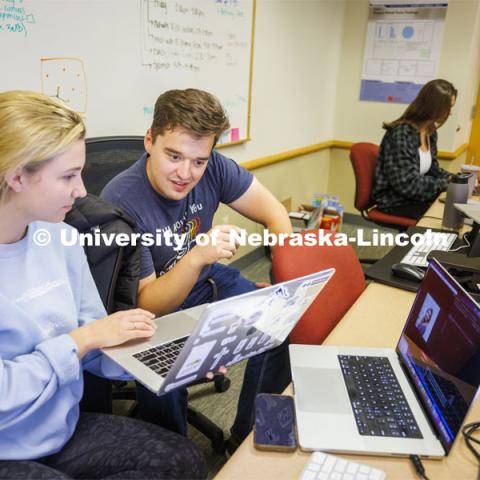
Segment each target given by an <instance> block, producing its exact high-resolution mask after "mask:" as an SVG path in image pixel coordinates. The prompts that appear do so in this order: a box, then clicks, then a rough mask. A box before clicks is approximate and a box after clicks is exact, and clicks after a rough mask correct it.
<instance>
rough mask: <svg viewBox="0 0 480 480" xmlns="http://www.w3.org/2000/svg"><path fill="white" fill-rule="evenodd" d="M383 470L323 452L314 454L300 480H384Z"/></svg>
mask: <svg viewBox="0 0 480 480" xmlns="http://www.w3.org/2000/svg"><path fill="white" fill-rule="evenodd" d="M385 478H387V476H386V474H385V472H384V471H383V470H378V468H371V467H369V466H367V465H362V464H361V463H356V462H350V461H349V460H345V459H344V458H341V457H337V456H335V455H330V454H328V453H323V452H313V453H312V455H311V456H310V460H309V461H308V463H307V465H306V466H305V468H304V469H303V472H302V474H301V475H300V477H299V480H384V479H385Z"/></svg>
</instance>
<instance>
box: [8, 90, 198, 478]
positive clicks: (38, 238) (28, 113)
mask: <svg viewBox="0 0 480 480" xmlns="http://www.w3.org/2000/svg"><path fill="white" fill-rule="evenodd" d="M84 137H85V125H84V123H83V121H82V118H81V117H80V115H78V114H77V113H76V112H74V111H72V110H70V109H69V108H67V107H66V106H64V105H63V104H62V103H60V102H59V101H57V100H54V99H51V98H49V97H47V96H44V95H41V94H37V93H33V92H22V91H15V92H5V93H0V478H27V477H28V478H64V479H67V478H124V479H127V478H155V479H157V478H186V477H188V478H201V477H202V476H203V475H204V462H203V458H202V456H201V454H200V453H199V452H198V451H197V449H196V448H195V447H194V446H193V445H192V444H191V443H190V442H189V441H188V440H186V439H185V438H183V437H180V436H179V435H176V434H174V433H172V432H168V431H166V430H163V429H161V428H160V427H158V426H155V425H151V424H147V423H144V422H140V421H137V420H133V419H129V418H122V417H115V416H110V415H101V414H92V413H90V414H87V413H80V412H79V402H80V400H81V398H82V393H83V376H82V370H83V369H84V368H85V369H87V370H89V371H90V372H92V373H94V374H97V375H102V376H106V377H109V378H126V374H125V372H123V371H122V370H121V369H120V368H119V367H118V366H117V365H115V364H114V363H113V362H110V361H109V360H108V359H107V358H106V357H104V356H103V355H102V354H101V353H100V351H99V350H98V349H99V348H102V347H108V346H113V345H118V344H121V343H123V342H125V341H127V340H131V339H134V338H146V337H150V336H151V335H152V334H153V332H154V330H155V324H154V322H153V315H152V314H151V313H149V312H147V311H145V310H141V309H134V310H129V311H123V312H117V313H115V314H113V315H109V316H107V315H106V312H105V310H104V308H103V305H102V302H101V300H100V297H99V295H98V292H97V290H96V287H95V284H94V282H93V279H92V276H91V274H90V270H89V268H88V264H87V261H86V258H85V255H84V252H83V250H82V248H81V247H80V246H78V245H77V246H70V247H67V246H64V245H62V243H61V230H62V229H70V228H71V227H69V226H67V225H66V224H64V223H61V222H62V221H63V219H64V218H65V214H66V213H67V212H68V210H69V209H70V208H71V207H72V205H73V203H74V201H75V199H76V198H78V197H82V196H85V194H86V192H85V188H84V185H83V182H82V179H81V171H82V168H83V166H84V163H85V142H84Z"/></svg>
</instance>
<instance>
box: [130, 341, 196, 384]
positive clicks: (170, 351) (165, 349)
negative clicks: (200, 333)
mask: <svg viewBox="0 0 480 480" xmlns="http://www.w3.org/2000/svg"><path fill="white" fill-rule="evenodd" d="M187 339H188V337H183V338H177V339H176V340H173V341H171V342H168V343H164V344H163V345H158V346H157V347H153V348H150V349H148V350H144V351H143V352H138V353H136V354H135V355H133V356H134V358H136V359H137V360H140V361H141V362H142V363H143V364H144V365H146V366H147V367H148V368H150V369H151V370H153V371H154V372H155V373H158V375H161V376H162V377H165V376H166V375H167V373H168V372H169V371H170V369H171V368H172V365H173V363H174V362H175V360H176V359H177V357H178V355H179V353H180V352H181V350H182V348H183V346H184V345H185V342H186V341H187Z"/></svg>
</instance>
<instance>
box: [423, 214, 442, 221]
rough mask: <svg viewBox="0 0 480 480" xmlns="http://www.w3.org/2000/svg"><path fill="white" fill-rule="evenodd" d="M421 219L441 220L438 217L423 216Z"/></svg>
mask: <svg viewBox="0 0 480 480" xmlns="http://www.w3.org/2000/svg"><path fill="white" fill-rule="evenodd" d="M422 218H433V219H434V220H442V219H441V218H440V217H432V216H431V215H424V216H423V217H422Z"/></svg>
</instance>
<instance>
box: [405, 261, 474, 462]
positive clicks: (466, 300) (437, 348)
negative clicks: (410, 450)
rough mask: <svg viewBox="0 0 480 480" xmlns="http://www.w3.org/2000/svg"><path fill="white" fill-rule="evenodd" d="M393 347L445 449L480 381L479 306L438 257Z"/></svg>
mask: <svg viewBox="0 0 480 480" xmlns="http://www.w3.org/2000/svg"><path fill="white" fill-rule="evenodd" d="M397 353H398V354H399V356H400V358H401V360H402V362H403V364H404V365H405V367H406V370H407V372H408V374H409V376H410V379H411V380H412V382H413V384H414V385H415V386H416V391H417V394H418V395H419V397H420V399H421V401H422V403H423V405H424V408H425V410H426V412H427V414H428V416H429V417H430V420H431V421H432V424H433V425H434V426H435V428H436V430H437V433H438V435H439V439H440V441H441V443H442V445H443V447H444V448H445V450H446V452H447V453H448V451H449V450H450V448H451V446H452V444H453V441H454V440H455V437H456V436H457V433H458V431H459V430H460V427H461V425H462V423H463V420H464V419H465V416H466V414H467V410H468V408H469V407H470V405H471V403H472V401H473V399H474V396H475V392H476V390H477V387H478V385H479V382H480V308H479V306H478V305H477V303H476V302H475V301H474V300H472V299H471V298H470V297H469V296H468V295H467V294H466V293H465V291H464V290H463V289H462V288H461V287H459V286H458V284H457V283H456V282H455V281H454V280H453V279H452V278H451V277H450V276H449V275H448V274H447V273H446V272H445V270H443V268H442V267H440V266H439V265H438V264H437V263H436V262H430V266H429V268H428V270H427V273H426V275H425V278H424V280H423V282H422V285H421V288H420V290H419V291H418V293H417V296H416V298H415V302H414V304H413V306H412V310H411V311H410V315H409V317H408V320H407V323H406V325H405V329H404V330H403V333H402V336H401V337H400V341H399V343H398V345H397Z"/></svg>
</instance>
